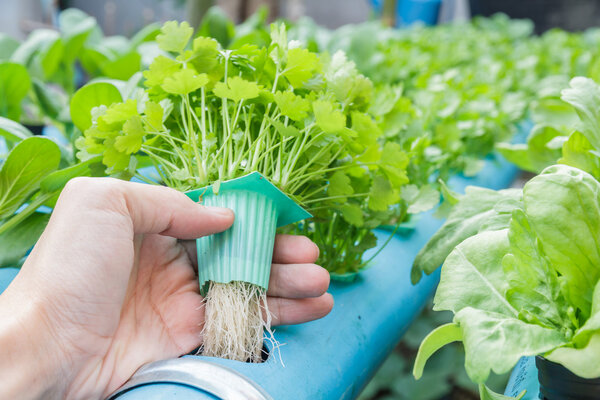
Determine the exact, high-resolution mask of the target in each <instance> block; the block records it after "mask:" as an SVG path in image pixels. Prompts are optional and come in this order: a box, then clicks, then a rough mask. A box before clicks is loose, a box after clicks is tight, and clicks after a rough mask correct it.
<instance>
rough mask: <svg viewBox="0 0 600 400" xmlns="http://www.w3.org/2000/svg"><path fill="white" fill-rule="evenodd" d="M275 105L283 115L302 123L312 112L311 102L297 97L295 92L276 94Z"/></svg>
mask: <svg viewBox="0 0 600 400" xmlns="http://www.w3.org/2000/svg"><path fill="white" fill-rule="evenodd" d="M273 97H274V100H275V103H277V107H279V110H280V111H281V113H282V114H283V115H285V116H286V117H289V118H291V119H293V120H294V121H301V120H303V119H304V118H306V117H307V116H308V112H309V111H310V102H309V101H308V100H306V99H304V98H302V97H301V96H296V95H295V94H294V93H293V92H280V91H278V92H276V93H275V94H274V95H273Z"/></svg>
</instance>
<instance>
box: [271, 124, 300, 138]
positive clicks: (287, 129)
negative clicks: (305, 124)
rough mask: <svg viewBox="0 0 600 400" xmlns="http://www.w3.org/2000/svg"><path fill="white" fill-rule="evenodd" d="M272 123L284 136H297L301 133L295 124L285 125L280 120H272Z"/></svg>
mask: <svg viewBox="0 0 600 400" xmlns="http://www.w3.org/2000/svg"><path fill="white" fill-rule="evenodd" d="M271 124H273V126H274V127H275V129H277V132H279V134H280V135H281V136H283V137H295V136H299V135H300V131H299V130H298V128H296V127H295V126H294V125H284V124H283V123H281V122H279V121H271Z"/></svg>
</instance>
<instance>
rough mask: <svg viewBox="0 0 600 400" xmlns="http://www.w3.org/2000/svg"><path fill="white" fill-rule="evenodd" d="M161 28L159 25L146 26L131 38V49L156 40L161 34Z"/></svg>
mask: <svg viewBox="0 0 600 400" xmlns="http://www.w3.org/2000/svg"><path fill="white" fill-rule="evenodd" d="M160 28H161V26H160V25H159V24H157V23H152V24H149V25H146V26H144V27H143V28H142V29H140V30H139V31H137V33H136V34H135V35H133V36H132V37H131V47H132V48H137V47H138V46H139V45H140V44H142V43H145V42H150V41H153V40H155V39H156V37H157V36H158V35H159V34H160Z"/></svg>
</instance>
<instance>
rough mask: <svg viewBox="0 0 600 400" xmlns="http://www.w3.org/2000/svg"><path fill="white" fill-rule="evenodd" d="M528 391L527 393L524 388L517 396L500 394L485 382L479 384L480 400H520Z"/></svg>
mask: <svg viewBox="0 0 600 400" xmlns="http://www.w3.org/2000/svg"><path fill="white" fill-rule="evenodd" d="M526 393H527V391H526V390H523V391H522V392H521V393H519V395H518V396H517V397H511V396H505V395H503V394H499V393H496V392H494V391H492V390H491V389H490V388H488V387H487V386H485V385H484V384H479V398H480V400H510V399H516V400H520V399H522V398H523V397H524V396H525V394H526Z"/></svg>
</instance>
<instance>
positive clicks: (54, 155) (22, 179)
mask: <svg viewBox="0 0 600 400" xmlns="http://www.w3.org/2000/svg"><path fill="white" fill-rule="evenodd" d="M0 122H1V121H0ZM11 122H12V121H11ZM3 126H4V128H5V129H7V130H9V131H12V132H13V134H14V133H15V132H18V133H16V134H15V135H17V134H18V135H26V136H27V138H25V139H24V140H22V141H20V142H19V143H18V144H17V145H16V146H15V147H14V148H13V149H12V150H11V151H10V153H9V154H8V156H7V158H6V160H4V163H3V164H2V167H1V168H0V193H1V196H0V238H1V240H0V243H1V245H0V247H1V248H2V256H1V257H0V267H6V266H14V265H18V263H19V261H20V260H21V258H22V257H23V256H25V254H26V252H27V251H28V250H29V249H30V248H31V247H32V246H33V245H34V244H35V242H36V241H37V238H38V237H39V236H40V235H41V233H42V231H43V229H44V227H45V225H46V223H47V222H48V218H49V215H48V214H47V213H40V212H37V210H38V208H39V207H40V206H41V205H44V204H46V203H49V202H51V201H52V200H53V199H55V198H56V197H57V195H58V194H59V193H60V190H61V189H62V188H63V187H64V185H65V184H66V183H67V181H68V180H69V179H71V178H72V177H75V176H79V175H86V174H89V173H90V172H89V166H90V165H91V164H92V163H93V162H94V161H98V160H90V161H88V162H87V163H84V164H80V165H76V166H74V167H70V168H66V169H62V170H59V169H58V167H59V163H60V159H61V153H60V149H59V147H58V145H57V144H56V143H54V142H53V141H52V140H50V139H47V138H42V137H34V136H30V134H28V133H26V132H27V130H26V128H24V127H22V126H18V124H17V123H15V122H12V123H11V125H9V126H6V125H3ZM13 128H17V129H13Z"/></svg>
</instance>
